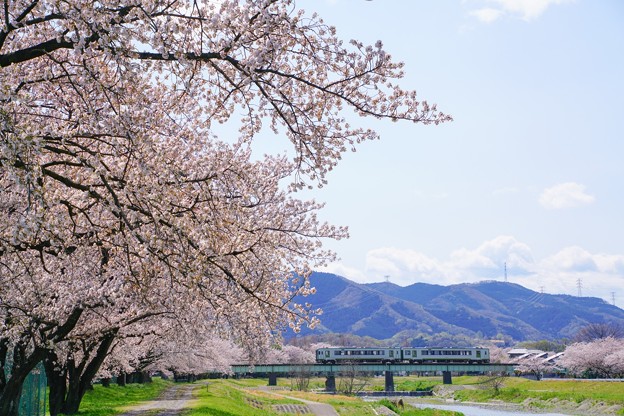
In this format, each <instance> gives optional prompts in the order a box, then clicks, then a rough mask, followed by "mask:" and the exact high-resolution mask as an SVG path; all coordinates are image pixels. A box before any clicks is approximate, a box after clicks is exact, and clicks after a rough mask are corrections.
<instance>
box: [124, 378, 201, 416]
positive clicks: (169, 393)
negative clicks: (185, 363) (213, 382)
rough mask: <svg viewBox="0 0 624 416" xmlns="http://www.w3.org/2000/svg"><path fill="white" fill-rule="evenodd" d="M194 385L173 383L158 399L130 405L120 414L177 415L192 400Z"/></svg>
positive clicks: (141, 415)
mask: <svg viewBox="0 0 624 416" xmlns="http://www.w3.org/2000/svg"><path fill="white" fill-rule="evenodd" d="M195 387H197V384H175V385H173V386H172V387H171V388H168V389H167V390H165V391H164V392H163V393H162V394H161V395H160V397H159V398H158V399H156V400H152V401H149V402H145V403H141V404H138V405H136V406H132V407H131V408H130V409H129V410H128V411H127V412H126V413H123V414H121V415H120V416H148V415H149V416H179V415H180V414H181V412H182V410H183V409H184V408H185V407H187V406H188V404H189V402H190V401H191V400H193V396H192V392H193V389H194V388H195Z"/></svg>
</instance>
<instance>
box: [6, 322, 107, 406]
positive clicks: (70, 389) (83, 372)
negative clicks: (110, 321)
mask: <svg viewBox="0 0 624 416" xmlns="http://www.w3.org/2000/svg"><path fill="white" fill-rule="evenodd" d="M115 336H116V332H112V333H109V334H107V335H105V336H104V337H103V338H102V339H101V340H100V343H99V344H100V345H99V346H98V349H97V351H96V353H95V355H94V356H93V358H92V359H91V360H90V361H89V356H87V355H85V357H84V358H83V361H82V362H81V363H80V364H79V365H78V366H75V364H73V361H72V360H68V363H72V367H73V368H69V369H68V370H69V372H68V374H69V384H68V386H67V394H66V396H65V402H64V403H63V408H62V413H63V414H66V415H73V414H76V413H78V409H79V408H80V402H82V398H83V397H84V394H85V393H86V392H87V390H88V389H89V388H90V387H91V382H92V381H93V378H94V377H95V375H96V374H97V372H98V370H99V369H100V366H101V365H102V363H103V362H104V359H105V358H106V356H107V355H108V352H109V350H110V347H111V345H112V343H113V340H114V339H115ZM0 416H1V415H0Z"/></svg>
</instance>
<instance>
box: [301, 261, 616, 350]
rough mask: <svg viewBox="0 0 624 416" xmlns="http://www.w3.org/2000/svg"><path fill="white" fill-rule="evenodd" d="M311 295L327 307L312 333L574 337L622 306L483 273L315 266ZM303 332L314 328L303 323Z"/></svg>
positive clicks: (381, 336) (387, 336)
mask: <svg viewBox="0 0 624 416" xmlns="http://www.w3.org/2000/svg"><path fill="white" fill-rule="evenodd" d="M311 280H312V284H313V285H314V286H315V287H316V289H317V293H316V295H314V296H312V297H309V298H307V299H306V301H309V302H311V303H312V304H313V305H314V307H320V308H322V309H323V310H324V313H323V315H321V316H320V318H321V325H320V328H319V329H317V330H315V333H319V334H320V333H326V332H333V333H348V334H354V335H359V336H369V337H373V338H376V339H380V340H381V339H390V338H393V337H397V336H400V335H401V334H404V335H405V334H408V335H409V336H410V337H411V338H414V337H418V336H422V337H430V336H434V335H436V334H440V333H443V334H449V335H451V336H453V337H456V338H457V337H460V338H461V337H467V338H482V339H493V338H498V339H505V340H508V341H526V340H541V339H548V340H557V339H564V338H571V337H572V336H574V334H575V333H576V332H577V331H578V330H579V329H580V328H581V327H583V326H585V325H587V324H589V323H602V322H612V323H618V324H620V325H624V310H622V309H620V308H618V307H616V306H613V305H610V304H608V303H607V302H605V301H604V300H602V299H599V298H591V297H575V296H569V295H551V294H545V293H540V292H535V291H532V290H530V289H527V288H525V287H523V286H520V285H518V284H515V283H507V282H500V281H483V282H479V283H466V284H458V285H451V286H440V285H432V284H427V283H414V284H412V285H410V286H406V287H402V286H398V285H396V284H393V283H389V282H382V283H369V284H359V283H355V282H352V281H350V280H348V279H346V278H344V277H341V276H338V275H335V274H330V273H319V272H315V273H313V274H312V276H311ZM304 333H306V334H311V333H313V332H311V331H309V330H306V331H304Z"/></svg>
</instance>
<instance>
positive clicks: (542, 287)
mask: <svg viewBox="0 0 624 416" xmlns="http://www.w3.org/2000/svg"><path fill="white" fill-rule="evenodd" d="M540 293H541V294H544V286H540Z"/></svg>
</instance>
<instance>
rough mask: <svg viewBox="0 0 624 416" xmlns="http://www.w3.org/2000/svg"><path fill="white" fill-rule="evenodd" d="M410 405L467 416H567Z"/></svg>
mask: <svg viewBox="0 0 624 416" xmlns="http://www.w3.org/2000/svg"><path fill="white" fill-rule="evenodd" d="M410 405H412V406H414V407H418V408H421V409H422V408H425V407H429V408H432V409H441V410H453V411H455V412H462V413H463V414H464V415H465V416H566V415H564V414H563V413H526V412H522V411H512V410H509V411H507V410H499V409H485V408H483V407H478V406H468V405H457V404H450V405H446V404H426V403H410Z"/></svg>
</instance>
